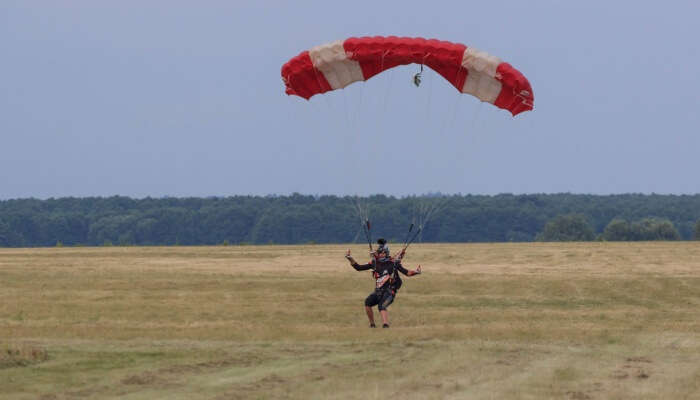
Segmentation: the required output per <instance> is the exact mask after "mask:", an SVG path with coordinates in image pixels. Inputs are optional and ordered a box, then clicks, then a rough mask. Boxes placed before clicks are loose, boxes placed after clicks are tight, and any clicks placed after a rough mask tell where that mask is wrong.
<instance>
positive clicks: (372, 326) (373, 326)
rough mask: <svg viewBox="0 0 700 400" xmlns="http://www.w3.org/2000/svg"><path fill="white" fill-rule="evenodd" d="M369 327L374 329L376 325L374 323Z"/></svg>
mask: <svg viewBox="0 0 700 400" xmlns="http://www.w3.org/2000/svg"><path fill="white" fill-rule="evenodd" d="M369 327H370V328H376V327H377V325H375V324H374V322H372V323H371V324H369Z"/></svg>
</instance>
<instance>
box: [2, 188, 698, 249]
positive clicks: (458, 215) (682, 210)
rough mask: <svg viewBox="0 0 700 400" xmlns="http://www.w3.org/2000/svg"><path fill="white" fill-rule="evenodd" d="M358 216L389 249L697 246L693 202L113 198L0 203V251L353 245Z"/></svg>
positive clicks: (575, 197) (360, 238) (644, 198)
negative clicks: (531, 244) (426, 245)
mask: <svg viewBox="0 0 700 400" xmlns="http://www.w3.org/2000/svg"><path fill="white" fill-rule="evenodd" d="M431 210H432V211H434V213H433V214H432V216H431V218H429V220H428V221H427V223H425V222H426V218H427V217H428V214H429V213H430V211H431ZM364 216H368V217H369V220H370V221H371V228H372V236H373V237H374V238H375V239H376V238H377V237H380V236H381V237H385V238H387V239H388V240H390V241H392V242H401V241H403V240H404V238H405V237H406V235H407V233H408V229H409V226H410V225H411V224H412V223H414V224H415V226H416V228H415V229H414V232H417V230H418V229H417V227H418V226H419V225H421V224H424V225H425V226H424V227H423V229H422V230H421V231H420V233H419V236H418V237H417V241H423V242H508V241H513V242H528V241H536V240H543V241H557V240H691V239H695V238H698V237H700V222H699V221H700V195H680V196H676V195H656V194H652V195H641V194H623V195H609V196H595V195H579V194H532V195H512V194H500V195H495V196H483V195H478V196H477V195H454V196H442V195H431V196H413V197H402V198H396V197H391V196H384V195H375V196H370V197H363V198H356V197H337V196H307V195H300V194H293V195H290V196H264V197H261V196H234V197H207V198H170V197H166V198H145V199H132V198H129V197H122V196H114V197H87V198H58V199H48V200H37V199H16V200H4V201H0V247H35V246H80V245H87V246H105V245H221V244H230V245H235V244H302V243H349V242H357V243H361V242H364V241H365V240H366V238H365V233H364V232H363V230H362V222H361V221H362V220H363V217H364Z"/></svg>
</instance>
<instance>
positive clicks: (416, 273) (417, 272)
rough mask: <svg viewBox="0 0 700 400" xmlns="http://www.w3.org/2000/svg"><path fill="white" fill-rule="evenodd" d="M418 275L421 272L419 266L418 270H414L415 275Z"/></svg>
mask: <svg viewBox="0 0 700 400" xmlns="http://www.w3.org/2000/svg"><path fill="white" fill-rule="evenodd" d="M420 274H421V271H420V265H419V266H418V268H416V271H415V275H420Z"/></svg>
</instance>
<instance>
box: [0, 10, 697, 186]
mask: <svg viewBox="0 0 700 400" xmlns="http://www.w3.org/2000/svg"><path fill="white" fill-rule="evenodd" d="M698 16H700V2H698V1H665V2H662V1H631V0H630V1H610V0H606V1H590V0H589V1H576V2H573V1H543V0H539V1H533V0H530V1H522V0H519V1H499V2H485V1H478V2H477V1H473V2H472V1H450V2H441V3H438V2H428V1H406V0H403V1H397V2H391V1H376V0H374V1H351V2H331V1H298V0H297V1H251V2H245V1H197V2H195V1H170V0H169V1H123V0H120V1H60V2H58V1H10V0H3V1H1V2H0V199H8V198H24V197H37V198H47V197H60V196H108V195H114V194H119V195H127V196H133V197H145V196H154V197H160V196H227V195H237V194H255V195H266V194H288V193H292V192H301V193H305V194H338V195H344V194H361V195H366V194H371V193H385V194H393V195H406V194H421V193H426V192H437V191H439V192H443V193H474V194H496V193H504V192H510V193H543V192H544V193H551V192H572V193H593V194H608V193H628V192H641V193H651V192H656V193H675V194H682V193H700V177H699V176H698V175H699V173H698V171H700V163H699V161H698V160H699V159H700V156H699V151H700V128H699V127H700V117H698V110H697V109H698V106H699V105H700V73H699V71H698V65H699V64H700V63H699V61H700V51H699V50H700V44H698V43H699V40H700V39H699V38H700V24H699V23H698V22H697V19H698ZM365 35H399V36H421V37H427V38H438V39H442V40H449V41H453V42H460V43H463V44H466V45H467V46H474V47H476V48H479V49H482V50H485V51H487V52H489V53H491V54H494V55H496V56H498V57H500V58H501V59H503V60H504V61H507V62H509V63H511V64H512V65H513V66H515V67H516V68H518V69H519V70H520V71H521V72H523V74H524V75H525V76H526V77H527V78H528V79H529V80H530V82H531V84H532V87H533V90H534V94H535V110H534V111H532V112H527V113H523V114H520V115H519V116H518V117H516V118H512V117H511V116H510V114H509V113H508V112H506V111H504V110H500V109H497V108H495V107H493V106H491V105H489V104H482V103H480V102H479V101H478V100H476V99H475V98H473V97H470V96H468V95H460V94H459V93H458V92H457V91H456V90H455V89H454V88H453V87H452V86H450V85H449V84H448V83H447V82H446V81H444V80H443V79H442V78H441V77H439V76H438V75H436V74H435V73H433V72H432V71H429V72H427V73H425V74H424V79H423V85H421V87H420V88H416V87H414V86H413V84H412V83H411V80H412V76H413V74H414V73H416V72H417V71H418V67H417V66H415V65H412V66H406V67H400V68H396V69H394V70H391V71H387V72H386V73H384V74H381V75H379V76H377V77H375V78H372V79H371V80H369V81H368V82H365V83H356V84H354V85H351V86H349V87H348V88H346V89H345V90H339V91H335V92H332V93H329V94H326V95H321V96H316V97H314V98H313V99H312V100H311V101H310V102H307V101H305V100H303V99H301V98H299V97H296V96H294V97H290V96H287V95H285V94H284V85H283V83H282V81H281V79H280V68H281V66H282V64H284V63H285V62H286V61H287V60H288V59H289V58H291V57H293V56H295V55H297V54H298V53H299V52H301V51H303V50H306V49H308V48H310V47H313V46H315V45H318V44H322V43H326V42H331V41H334V40H338V39H345V38H347V37H350V36H365Z"/></svg>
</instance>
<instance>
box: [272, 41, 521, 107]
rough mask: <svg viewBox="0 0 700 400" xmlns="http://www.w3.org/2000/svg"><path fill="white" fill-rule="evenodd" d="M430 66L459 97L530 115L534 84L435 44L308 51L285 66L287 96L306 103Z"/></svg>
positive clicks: (347, 44)
mask: <svg viewBox="0 0 700 400" xmlns="http://www.w3.org/2000/svg"><path fill="white" fill-rule="evenodd" d="M406 64H420V65H427V66H428V67H430V68H432V69H433V70H434V71H435V72H437V73H438V74H440V75H442V77H443V78H445V79H446V80H447V81H448V82H450V83H451V84H452V85H453V86H454V87H455V88H457V90H459V91H460V92H461V93H468V94H471V95H473V96H476V97H477V98H479V99H480V100H481V101H485V102H488V103H491V104H493V105H495V106H496V107H499V108H503V109H506V110H508V111H510V112H511V113H512V114H513V116H515V115H517V114H519V113H521V112H523V111H529V110H532V108H533V104H534V95H533V93H532V87H531V86H530V82H528V80H527V79H526V78H525V76H523V74H521V73H520V71H518V70H517V69H515V68H513V67H512V66H511V65H510V64H508V63H505V62H501V60H500V59H499V58H497V57H494V56H492V55H489V54H487V53H485V52H483V51H479V50H477V49H475V48H473V47H467V46H465V45H463V44H459V43H451V42H446V41H441V40H436V39H430V40H427V39H423V38H406V37H396V36H389V37H382V36H375V37H362V38H349V39H346V40H338V41H335V42H332V43H327V44H323V45H320V46H316V47H314V48H312V49H311V50H308V51H304V52H302V53H301V54H299V55H298V56H296V57H294V58H292V59H291V60H289V61H288V62H287V63H286V64H284V65H283V66H282V80H284V84H285V85H286V87H287V89H286V92H287V94H289V95H297V96H300V97H303V98H305V99H307V100H308V99H309V98H311V97H312V96H313V95H316V94H320V93H325V92H328V91H330V90H335V89H342V88H344V87H345V86H347V85H349V84H351V83H353V82H357V81H366V80H367V79H369V78H371V77H373V76H374V75H377V74H379V73H380V72H383V71H386V70H387V69H390V68H393V67H396V66H398V65H406Z"/></svg>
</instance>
